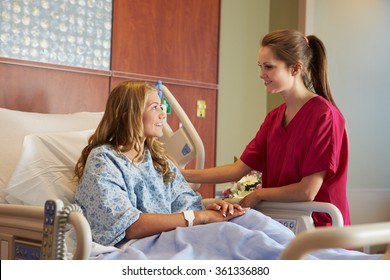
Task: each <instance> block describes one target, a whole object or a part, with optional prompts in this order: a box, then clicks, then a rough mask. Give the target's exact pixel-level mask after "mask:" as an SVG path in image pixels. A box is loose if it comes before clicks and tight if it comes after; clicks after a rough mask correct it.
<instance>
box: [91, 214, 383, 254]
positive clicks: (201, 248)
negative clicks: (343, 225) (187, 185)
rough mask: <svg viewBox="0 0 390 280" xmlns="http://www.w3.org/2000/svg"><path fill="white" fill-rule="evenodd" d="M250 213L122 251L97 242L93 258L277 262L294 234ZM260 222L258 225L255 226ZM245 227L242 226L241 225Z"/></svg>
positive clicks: (136, 243)
mask: <svg viewBox="0 0 390 280" xmlns="http://www.w3.org/2000/svg"><path fill="white" fill-rule="evenodd" d="M258 214H259V212H257V213H255V211H253V210H250V211H248V212H247V213H246V214H245V215H244V216H242V217H239V218H236V219H234V220H232V221H231V222H224V223H214V224H207V225H199V226H195V227H191V228H177V229H175V230H172V231H169V232H164V233H161V234H156V235H153V236H150V237H146V238H143V239H139V240H134V241H129V242H127V243H125V244H123V245H122V246H121V247H120V248H116V247H105V246H102V245H99V244H96V243H94V244H93V247H92V252H91V257H90V259H105V260H144V259H154V260H179V259H180V260H189V259H193V260H208V259H209V260H236V259H263V260H277V259H279V258H280V254H281V252H282V251H283V250H284V248H285V247H286V245H287V244H288V243H289V241H290V240H292V239H293V238H295V235H294V234H293V233H292V232H291V231H290V230H289V229H287V228H285V227H284V226H283V225H281V224H280V223H278V222H276V221H274V220H272V219H271V218H269V217H267V216H265V215H263V218H262V222H261V223H259V222H258V217H257V218H255V217H254V215H258ZM254 221H257V223H254ZM239 225H243V226H245V227H246V228H245V227H243V226H239ZM379 257H380V255H369V254H365V253H362V252H359V251H353V250H346V249H326V250H318V251H315V252H313V253H312V254H310V255H307V256H306V259H327V260H339V259H345V260H370V259H378V258H379Z"/></svg>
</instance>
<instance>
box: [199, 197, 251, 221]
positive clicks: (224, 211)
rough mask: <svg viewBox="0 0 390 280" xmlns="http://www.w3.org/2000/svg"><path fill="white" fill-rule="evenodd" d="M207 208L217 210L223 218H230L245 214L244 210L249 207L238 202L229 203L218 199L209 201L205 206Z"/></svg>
mask: <svg viewBox="0 0 390 280" xmlns="http://www.w3.org/2000/svg"><path fill="white" fill-rule="evenodd" d="M206 209H207V210H213V211H215V212H217V213H218V214H219V215H221V216H222V217H223V218H226V219H223V220H230V219H232V218H234V217H237V216H241V215H243V214H245V211H246V210H248V209H249V208H243V207H242V206H241V205H239V204H231V203H228V202H226V201H224V200H222V199H221V200H218V201H216V202H214V203H210V204H208V205H207V206H206Z"/></svg>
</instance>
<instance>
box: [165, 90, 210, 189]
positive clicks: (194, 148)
mask: <svg viewBox="0 0 390 280" xmlns="http://www.w3.org/2000/svg"><path fill="white" fill-rule="evenodd" d="M162 92H163V96H164V97H165V98H166V99H167V100H168V102H169V104H170V106H171V109H172V110H173V111H175V113H176V115H177V117H178V118H179V120H180V124H181V125H180V127H179V128H178V129H177V130H176V131H173V130H172V128H171V127H170V126H169V124H168V123H167V122H165V123H164V129H163V132H164V136H163V137H162V138H161V141H162V142H164V143H165V145H166V148H167V151H168V153H169V154H170V155H171V156H172V157H173V158H174V159H175V160H176V161H177V163H178V164H179V166H180V167H181V168H184V167H185V166H186V165H187V164H188V163H189V162H190V161H191V160H193V159H195V161H196V162H195V168H196V169H203V167H204V161H205V151H204V146H203V141H202V139H201V138H200V136H199V134H198V132H197V131H196V129H195V127H194V125H193V124H192V122H191V121H190V119H189V118H188V116H187V114H186V113H185V112H184V110H183V108H182V107H181V106H180V104H179V102H178V101H177V100H176V98H175V97H174V96H173V94H172V93H171V92H170V91H169V89H168V88H167V87H166V86H164V85H162ZM191 186H192V187H193V188H194V189H198V188H199V186H200V184H191Z"/></svg>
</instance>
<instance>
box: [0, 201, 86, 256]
mask: <svg viewBox="0 0 390 280" xmlns="http://www.w3.org/2000/svg"><path fill="white" fill-rule="evenodd" d="M68 222H69V224H71V225H72V226H73V227H74V229H75V232H76V237H77V247H76V250H75V252H74V255H73V259H75V260H76V259H77V260H81V259H88V257H89V255H90V252H91V246H92V235H91V230H90V227H89V224H88V222H87V220H86V219H85V217H84V216H83V214H82V213H78V212H72V213H70V215H69V219H68ZM43 226H44V208H43V207H40V206H30V205H14V204H0V255H1V258H0V259H2V260H7V259H29V260H31V259H39V258H40V254H41V246H42V238H43Z"/></svg>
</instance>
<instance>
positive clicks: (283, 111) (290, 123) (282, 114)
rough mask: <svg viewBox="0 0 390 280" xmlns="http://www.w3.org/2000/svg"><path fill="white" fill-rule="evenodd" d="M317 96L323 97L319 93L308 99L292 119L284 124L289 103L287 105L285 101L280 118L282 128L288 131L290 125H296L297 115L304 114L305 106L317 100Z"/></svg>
mask: <svg viewBox="0 0 390 280" xmlns="http://www.w3.org/2000/svg"><path fill="white" fill-rule="evenodd" d="M317 98H321V96H319V95H318V96H314V97H312V98H310V99H309V100H308V101H306V103H305V104H303V105H302V107H301V108H300V109H299V111H298V112H297V113H296V114H295V116H294V117H293V118H292V119H291V121H290V122H289V123H288V124H287V125H283V121H284V115H285V112H286V109H287V105H286V103H284V110H282V111H281V117H280V118H279V124H280V128H281V129H282V130H284V131H286V132H287V131H288V130H289V129H290V127H293V126H294V123H295V122H296V119H297V116H299V115H300V114H302V111H303V109H304V108H305V107H307V106H308V104H309V103H312V102H313V100H315V99H317Z"/></svg>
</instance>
